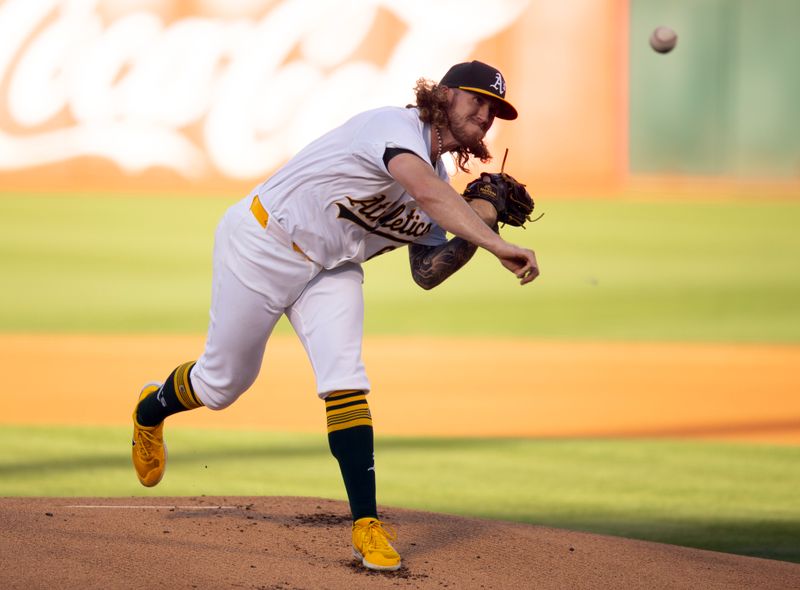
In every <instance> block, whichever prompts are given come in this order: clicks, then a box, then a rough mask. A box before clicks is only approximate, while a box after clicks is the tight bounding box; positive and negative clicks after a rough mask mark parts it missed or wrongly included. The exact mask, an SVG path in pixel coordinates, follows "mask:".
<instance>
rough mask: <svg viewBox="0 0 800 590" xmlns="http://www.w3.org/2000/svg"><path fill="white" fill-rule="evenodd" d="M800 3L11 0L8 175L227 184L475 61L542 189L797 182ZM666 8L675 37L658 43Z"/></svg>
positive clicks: (1, 44) (244, 184)
mask: <svg viewBox="0 0 800 590" xmlns="http://www.w3.org/2000/svg"><path fill="white" fill-rule="evenodd" d="M798 18H800V4H798V3H797V2H796V0H769V2H759V3H757V2H753V1H751V0H703V1H702V2H693V1H691V0H675V1H674V2H668V3H667V2H662V1H658V0H569V1H568V2H552V1H550V0H497V1H495V2H492V3H491V4H488V5H487V4H486V3H485V2H482V1H478V0H461V1H459V2H453V1H451V0H361V1H359V2H352V3H339V2H329V1H327V0H239V1H237V2H231V1H228V0H124V1H123V0H36V1H31V0H5V1H3V2H1V3H0V187H2V189H3V190H19V189H22V190H43V191H52V190H85V189H99V190H115V191H119V190H129V191H148V190H156V191H176V190H187V191H192V192H196V191H205V192H220V191H222V192H230V193H236V194H238V193H241V192H244V191H247V190H249V189H250V188H251V187H252V185H253V184H254V183H256V182H258V181H260V180H261V179H262V178H263V177H265V176H267V175H268V174H270V173H271V172H272V171H274V170H275V169H276V168H277V167H278V166H280V165H281V164H282V163H283V162H285V161H286V159H287V158H289V157H290V156H291V155H292V154H293V153H295V152H296V151H297V150H298V149H299V148H300V147H302V146H303V145H305V144H306V143H307V142H308V141H310V140H311V139H313V138H314V137H316V136H317V135H319V134H320V133H321V132H323V131H325V130H327V129H329V128H332V127H334V126H335V125H337V124H339V123H340V122H342V121H343V120H344V119H346V118H347V117H348V116H350V115H352V114H353V113H355V112H357V111H359V110H362V109H366V108H370V107H375V106H381V105H385V104H397V105H405V104H407V103H408V102H411V101H412V100H413V97H412V93H411V88H412V87H413V85H414V82H415V81H416V79H417V78H419V77H426V78H429V79H434V80H436V79H438V78H439V77H441V75H442V74H443V73H444V72H445V71H446V69H447V68H448V67H449V66H450V65H452V64H453V63H456V62H458V61H462V60H466V59H471V58H479V59H482V60H484V61H488V62H491V63H493V64H495V65H497V66H498V67H499V68H500V69H501V70H502V71H503V72H504V73H505V74H506V77H507V78H508V88H509V89H508V98H509V100H511V101H512V102H513V103H514V104H515V105H517V106H518V108H519V111H520V118H519V119H518V120H517V121H515V122H503V121H500V122H498V123H497V124H496V125H495V127H494V128H493V129H492V131H491V133H490V136H489V138H488V143H489V144H490V147H491V148H492V150H493V151H494V152H495V153H496V154H498V155H499V154H502V151H503V150H504V149H505V148H506V147H508V148H510V150H511V154H510V160H509V166H510V167H511V169H512V170H513V171H514V173H515V175H517V176H519V177H521V178H523V179H525V180H526V181H527V182H528V183H529V184H532V185H533V186H535V190H536V191H541V190H547V191H554V190H565V191H573V190H579V191H584V192H585V191H587V190H590V191H595V192H609V191H616V190H619V189H621V188H624V187H625V186H626V185H627V184H629V183H630V180H631V178H634V179H635V178H636V177H639V176H653V175H657V176H658V175H661V176H663V175H673V176H674V175H679V176H691V177H703V178H718V177H723V178H728V179H732V180H753V179H756V180H770V181H775V180H777V181H780V182H784V183H790V184H792V185H793V186H796V187H800V113H799V112H798V111H799V110H800V107H798V106H797V105H798V104H800V68H797V67H796V62H797V58H798V57H800V40H799V39H800V37H798V36H797V35H795V34H794V24H795V23H796V22H798ZM659 24H670V25H672V26H674V27H675V28H676V29H678V31H679V33H680V41H679V44H678V48H677V49H676V50H675V51H674V52H672V53H671V54H669V55H666V56H664V55H657V54H655V53H654V52H652V51H651V50H650V49H649V47H648V46H647V37H648V36H649V33H650V31H651V30H652V28H653V27H655V26H656V25H659ZM466 180H467V178H466V177H465V176H464V177H456V179H455V181H454V183H455V184H456V185H459V184H463V183H464V182H466ZM797 192H798V194H800V190H798V191H797Z"/></svg>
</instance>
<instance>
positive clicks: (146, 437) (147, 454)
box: [136, 428, 160, 461]
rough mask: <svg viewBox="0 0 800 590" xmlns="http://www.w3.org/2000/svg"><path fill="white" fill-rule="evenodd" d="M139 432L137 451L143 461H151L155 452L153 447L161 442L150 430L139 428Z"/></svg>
mask: <svg viewBox="0 0 800 590" xmlns="http://www.w3.org/2000/svg"><path fill="white" fill-rule="evenodd" d="M138 434H139V436H138V440H137V445H136V446H137V449H136V453H137V454H138V455H139V457H141V458H142V460H143V461H150V459H151V458H152V457H153V452H152V451H151V449H152V448H154V447H157V446H158V445H159V444H160V443H159V442H158V439H157V438H156V437H155V436H153V433H152V432H148V431H147V430H144V429H143V428H139V433H138Z"/></svg>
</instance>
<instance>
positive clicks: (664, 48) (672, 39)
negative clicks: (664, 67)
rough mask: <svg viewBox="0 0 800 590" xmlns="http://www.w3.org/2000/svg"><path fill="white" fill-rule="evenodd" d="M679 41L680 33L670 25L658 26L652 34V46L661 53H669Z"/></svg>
mask: <svg viewBox="0 0 800 590" xmlns="http://www.w3.org/2000/svg"><path fill="white" fill-rule="evenodd" d="M677 42H678V34H677V33H676V32H675V31H673V30H672V29H670V28H669V27H656V29H655V30H654V31H653V34H652V35H650V47H652V48H653V49H654V50H655V51H658V52H659V53H669V52H670V51H672V50H673V49H675V44H676V43H677Z"/></svg>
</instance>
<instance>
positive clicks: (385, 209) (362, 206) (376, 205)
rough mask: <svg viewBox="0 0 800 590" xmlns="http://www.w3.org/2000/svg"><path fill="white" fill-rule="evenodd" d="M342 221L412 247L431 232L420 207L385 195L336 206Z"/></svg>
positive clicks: (353, 200) (350, 200)
mask: <svg viewBox="0 0 800 590" xmlns="http://www.w3.org/2000/svg"><path fill="white" fill-rule="evenodd" d="M336 206H337V207H338V208H339V215H338V217H339V218H340V219H346V220H347V221H351V222H353V223H355V224H356V225H358V226H360V227H363V228H364V229H365V230H367V231H368V232H370V233H372V234H375V235H376V236H381V237H382V238H387V239H389V240H392V241H394V242H400V243H403V244H409V243H411V242H413V241H415V240H416V239H417V238H420V237H422V236H424V235H425V234H426V233H428V232H429V231H430V230H431V227H432V225H433V224H432V223H430V222H428V221H425V220H423V219H422V217H420V214H419V210H418V209H417V207H409V206H408V205H406V204H404V203H399V204H398V203H395V202H393V201H390V200H389V199H388V198H387V196H386V195H378V196H375V197H367V198H366V199H353V198H352V197H347V205H345V204H344V203H336Z"/></svg>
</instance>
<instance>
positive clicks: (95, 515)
mask: <svg viewBox="0 0 800 590" xmlns="http://www.w3.org/2000/svg"><path fill="white" fill-rule="evenodd" d="M382 518H384V520H386V521H387V522H390V523H393V524H394V525H396V527H397V530H398V533H399V538H398V540H397V542H396V543H395V546H396V547H397V549H398V550H399V551H400V553H401V555H402V556H403V559H404V565H403V568H402V569H401V570H399V571H397V572H393V573H375V572H369V571H367V570H364V569H362V568H361V567H360V566H358V565H356V562H354V561H353V560H352V559H351V557H350V548H349V524H350V522H349V518H348V511H347V505H346V504H345V503H343V502H338V501H332V500H324V499H317V498H273V497H258V498H242V497H232V498H218V497H214V498H211V497H200V498H196V497H191V498H140V497H136V498H1V499H0V587H2V588H9V589H11V588H25V589H32V588H61V589H64V590H72V589H81V590H84V589H91V588H102V589H105V590H108V589H117V588H142V587H161V588H189V589H191V588H198V589H203V590H207V589H216V588H253V589H264V590H297V589H308V590H311V589H319V588H325V589H338V588H342V589H348V590H349V589H351V588H365V587H369V588H370V589H371V590H372V589H375V590H378V589H380V588H393V589H397V588H401V589H402V588H453V589H455V588H459V589H461V588H466V589H472V588H474V589H494V588H497V589H500V588H502V589H509V588H537V589H548V588H554V589H563V588H575V589H578V588H587V589H588V588H592V589H593V588H597V589H601V588H602V589H610V588H624V589H625V590H635V589H638V588H642V589H645V588H646V589H652V588H687V589H689V588H691V589H696V588H704V589H714V588H720V589H722V588H724V589H726V590H727V589H731V588H748V589H751V588H752V589H757V588H771V589H781V590H786V589H790V588H800V565H797V564H792V563H785V562H780V561H771V560H764V559H756V558H751V557H741V556H736V555H729V554H724V553H715V552H711V551H700V550H696V549H687V548H683V547H676V546H672V545H663V544H658V543H648V542H642V541H633V540H629V539H622V538H616V537H605V536H600V535H591V534H586V533H577V532H570V531H563V530H557V529H552V528H546V527H539V526H533V525H524V524H516V523H506V522H497V521H489V520H480V519H474V518H460V517H455V516H447V515H442V514H431V513H424V512H416V511H410V510H403V509H397V508H388V509H385V510H384V511H383V513H382Z"/></svg>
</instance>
